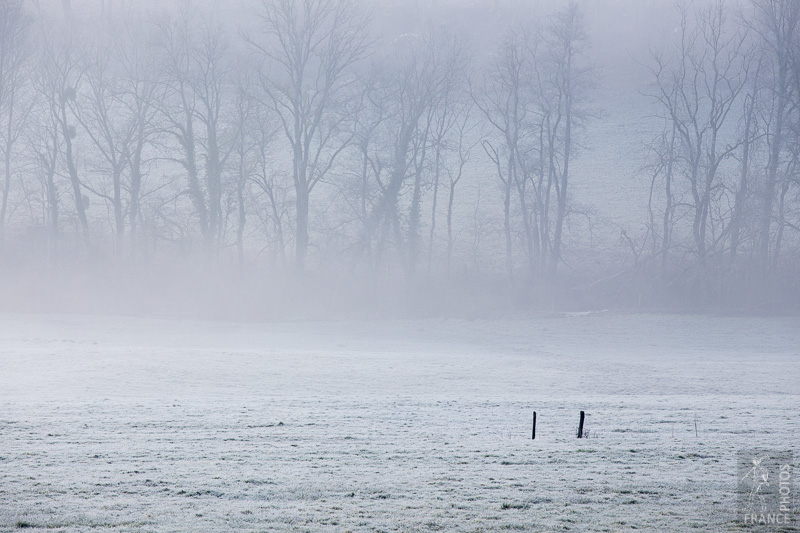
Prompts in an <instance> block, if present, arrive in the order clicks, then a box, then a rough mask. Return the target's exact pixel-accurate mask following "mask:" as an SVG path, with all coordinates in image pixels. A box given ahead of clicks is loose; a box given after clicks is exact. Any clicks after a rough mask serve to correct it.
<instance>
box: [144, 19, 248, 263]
mask: <svg viewBox="0 0 800 533" xmlns="http://www.w3.org/2000/svg"><path fill="white" fill-rule="evenodd" d="M196 17H197V18H199V16H196V15H195V14H194V13H193V12H192V11H191V10H190V9H188V8H187V9H185V10H183V11H182V12H181V13H180V18H179V19H178V20H175V21H171V22H168V23H164V24H161V47H162V50H163V60H164V68H165V79H166V84H165V88H166V91H167V94H166V96H167V98H166V101H165V102H161V103H160V105H159V110H160V112H161V114H162V115H163V117H164V118H165V120H166V122H167V132H168V133H169V134H170V135H171V136H172V137H173V138H174V139H175V140H176V141H177V143H178V145H179V146H180V152H181V157H180V158H172V159H173V160H175V161H176V162H177V163H179V164H180V165H181V166H182V167H183V169H184V170H185V172H186V177H187V185H188V187H187V190H186V193H187V194H188V196H189V198H190V199H191V201H192V205H193V206H194V209H195V213H196V215H197V219H198V222H199V229H200V234H201V237H202V239H203V242H204V247H205V249H206V252H207V253H208V254H214V253H216V252H217V251H218V249H219V246H220V243H221V239H222V234H223V230H224V227H223V209H222V196H223V174H224V172H225V167H226V164H227V162H228V159H229V157H230V156H231V154H232V153H233V150H234V148H235V144H236V139H237V138H238V136H239V134H240V131H239V129H238V128H239V125H238V124H236V123H235V119H233V118H232V117H234V116H235V113H234V112H233V111H231V110H230V108H231V107H232V106H233V101H234V95H235V91H234V90H233V88H232V87H231V86H230V84H227V83H226V77H227V76H228V75H229V74H230V72H231V65H230V53H229V49H230V44H229V43H228V40H227V37H226V35H225V33H224V32H223V29H222V28H221V27H220V26H219V24H217V23H216V22H214V21H213V20H212V19H208V18H206V19H203V20H202V21H201V29H200V30H199V31H196V30H195V29H194V28H195V23H194V22H192V21H193V20H195V18H196ZM232 121H233V123H231V122H232ZM203 163H204V164H203Z"/></svg>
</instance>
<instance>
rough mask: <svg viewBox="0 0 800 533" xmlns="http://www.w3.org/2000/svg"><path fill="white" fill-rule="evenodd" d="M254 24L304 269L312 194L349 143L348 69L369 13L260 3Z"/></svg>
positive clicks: (338, 4)
mask: <svg viewBox="0 0 800 533" xmlns="http://www.w3.org/2000/svg"><path fill="white" fill-rule="evenodd" d="M260 21H261V27H260V30H261V32H262V34H263V37H264V39H263V41H256V40H255V39H253V38H248V42H249V43H250V44H251V45H252V46H253V48H254V49H255V50H257V51H258V52H260V53H262V54H263V55H264V56H265V57H266V58H267V59H269V60H270V66H271V67H272V68H271V70H269V71H265V72H263V73H262V77H261V81H262V83H261V85H262V88H263V90H264V94H265V97H266V98H265V103H266V104H267V105H268V106H270V107H271V108H272V109H273V111H274V112H275V113H276V115H277V116H278V118H279V119H280V122H281V125H282V130H283V133H284V135H285V137H286V140H287V142H288V143H289V146H290V149H291V153H292V178H293V181H294V188H295V201H296V206H295V218H296V224H295V225H296V227H295V232H296V233H295V266H296V268H297V270H298V271H300V272H302V271H303V270H304V269H305V263H306V256H307V254H308V245H309V207H310V197H311V193H312V192H313V191H314V189H315V188H316V186H317V185H318V184H319V183H320V181H321V180H322V179H323V178H324V177H325V176H326V175H327V174H328V172H329V171H330V170H331V168H332V167H333V165H334V163H335V162H336V159H337V157H338V156H339V154H340V153H341V152H342V151H343V150H344V148H345V146H346V145H347V143H348V142H349V140H350V137H349V136H347V135H345V132H346V130H347V128H344V127H343V122H344V121H345V120H347V117H348V114H347V113H346V112H345V111H346V106H345V102H344V101H345V100H346V99H347V98H348V97H349V96H350V95H351V94H352V92H353V91H352V90H351V87H350V86H351V85H352V83H353V80H354V78H353V76H352V73H351V70H352V67H353V66H354V65H355V64H356V63H357V62H358V61H359V60H361V59H362V58H363V57H364V56H365V55H366V53H367V49H368V44H369V41H368V38H367V27H368V18H367V17H366V16H365V15H364V11H363V9H362V8H361V7H360V6H359V4H358V3H356V2H355V1H353V0H296V1H295V0H263V2H262V6H261V10H260Z"/></svg>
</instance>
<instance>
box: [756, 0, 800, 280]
mask: <svg viewBox="0 0 800 533" xmlns="http://www.w3.org/2000/svg"><path fill="white" fill-rule="evenodd" d="M752 6H753V8H754V11H755V17H754V18H753V20H752V21H751V24H750V27H751V28H752V29H753V30H754V31H755V32H756V33H758V34H759V35H760V36H761V41H762V43H763V45H764V46H765V48H766V51H767V53H768V54H769V57H770V62H769V66H770V67H771V69H770V70H771V72H770V75H771V78H772V87H771V93H772V94H771V100H772V111H771V113H770V115H771V116H770V121H771V123H772V125H771V128H770V129H771V131H770V132H769V134H768V136H767V145H768V151H769V163H768V166H767V173H766V181H765V183H764V188H763V192H762V195H761V216H760V222H759V255H760V257H761V261H762V265H763V268H764V269H765V271H766V269H767V268H769V266H770V264H771V261H770V258H771V257H774V258H775V260H777V254H774V256H773V255H772V253H771V243H772V226H773V221H774V205H775V199H776V198H775V194H776V190H778V185H779V177H780V176H779V170H780V167H781V154H782V152H783V150H784V148H785V142H786V139H785V135H786V128H787V118H788V117H787V115H788V113H789V112H790V97H791V90H792V89H791V67H792V65H791V61H792V60H791V54H792V52H791V49H792V45H793V39H796V35H797V33H798V32H800V4H798V2H796V1H794V0H753V1H752ZM781 196H783V194H782V195H781Z"/></svg>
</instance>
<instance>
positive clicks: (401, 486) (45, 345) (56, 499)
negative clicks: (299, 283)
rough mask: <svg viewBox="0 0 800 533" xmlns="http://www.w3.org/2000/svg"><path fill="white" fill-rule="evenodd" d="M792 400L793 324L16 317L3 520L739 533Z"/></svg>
mask: <svg viewBox="0 0 800 533" xmlns="http://www.w3.org/2000/svg"><path fill="white" fill-rule="evenodd" d="M798 407H800V319H798V318H729V317H698V316H657V315H613V314H593V315H586V316H571V317H561V318H550V319H547V318H542V319H535V320H508V321H461V320H421V321H341V322H333V321H331V322H296V323H272V324H231V323H220V322H199V321H180V320H170V319H139V318H105V317H104V318H99V317H98V318H93V317H84V316H22V315H3V316H0V530H12V529H14V528H18V527H22V526H29V527H31V528H48V529H49V530H56V531H86V530H89V529H91V530H92V531H285V530H292V531H347V530H353V531H409V530H418V531H426V530H432V531H436V530H442V531H497V530H520V531H527V530H530V531H552V530H574V531H627V530H633V529H645V530H650V531H681V532H682V531H688V530H691V529H693V528H696V529H697V530H701V531H716V530H732V531H735V530H741V528H740V527H739V525H738V524H737V523H736V522H735V504H736V497H735V494H734V490H735V487H736V477H737V476H736V465H735V454H736V451H737V450H738V449H740V448H744V447H751V446H765V447H770V448H777V449H790V450H792V451H794V453H795V457H796V458H797V457H799V456H800V449H798V444H799V443H800V417H798V414H797V413H798ZM534 409H535V410H536V411H537V412H538V428H537V439H536V440H535V441H531V440H530V438H529V437H530V433H529V432H530V418H531V412H532V411H533V410H534ZM580 409H585V410H586V411H587V413H588V421H587V427H588V429H589V434H590V438H589V439H586V440H578V439H576V438H574V432H575V428H576V425H577V418H578V411H579V410H580ZM695 418H696V419H697V423H698V431H699V437H696V436H695Z"/></svg>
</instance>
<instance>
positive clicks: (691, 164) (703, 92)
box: [652, 2, 750, 267]
mask: <svg viewBox="0 0 800 533" xmlns="http://www.w3.org/2000/svg"><path fill="white" fill-rule="evenodd" d="M681 17H682V18H681V28H680V35H679V38H680V43H679V47H678V51H677V55H676V57H675V59H674V63H675V64H674V65H672V66H668V65H667V63H666V61H667V60H665V59H664V58H663V56H659V55H656V56H655V57H654V65H655V66H654V67H653V69H652V72H653V75H654V78H655V80H656V86H657V87H656V93H657V94H656V96H655V97H656V99H657V100H658V102H659V104H660V105H661V106H662V108H663V109H664V110H665V111H666V113H667V115H668V117H669V119H670V121H671V122H672V126H673V127H674V128H675V131H676V133H677V137H678V139H679V141H680V167H681V171H682V172H683V174H684V175H685V177H686V180H687V183H688V186H689V190H690V193H691V198H692V203H691V216H692V238H693V241H694V251H695V254H696V256H697V259H698V262H699V264H700V266H701V267H705V265H706V260H707V258H708V256H709V253H712V252H716V251H717V250H718V248H719V245H720V243H721V239H722V237H723V236H724V234H725V233H727V232H724V233H720V234H719V238H711V239H710V238H709V225H710V224H712V223H714V219H713V217H714V205H713V202H714V198H715V195H718V194H719V193H720V191H722V190H723V186H722V184H721V182H720V180H721V176H720V172H719V169H720V166H721V165H722V164H723V162H724V161H725V160H726V159H727V158H729V157H731V156H732V154H733V153H734V152H735V151H736V149H737V148H738V147H739V146H740V145H741V144H742V138H741V136H739V135H734V136H730V135H727V136H726V131H727V130H726V128H727V129H730V128H728V126H727V124H728V122H729V121H732V120H733V119H732V118H731V112H732V110H733V109H735V108H736V103H737V102H738V99H739V95H740V93H741V91H742V90H743V88H744V87H745V84H746V81H747V79H748V68H749V65H750V62H749V57H750V55H749V50H747V49H746V45H747V42H748V41H747V39H746V36H745V35H743V34H742V33H741V32H740V31H738V30H737V29H735V28H733V29H731V27H730V25H729V24H728V20H727V9H726V6H725V4H724V3H723V2H717V3H715V4H714V5H712V6H711V7H708V8H705V9H703V10H700V11H698V12H697V13H696V14H695V17H696V18H695V20H694V22H693V21H692V19H691V14H690V13H689V12H688V10H687V9H686V8H685V7H684V8H682V10H681ZM734 118H735V117H734Z"/></svg>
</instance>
